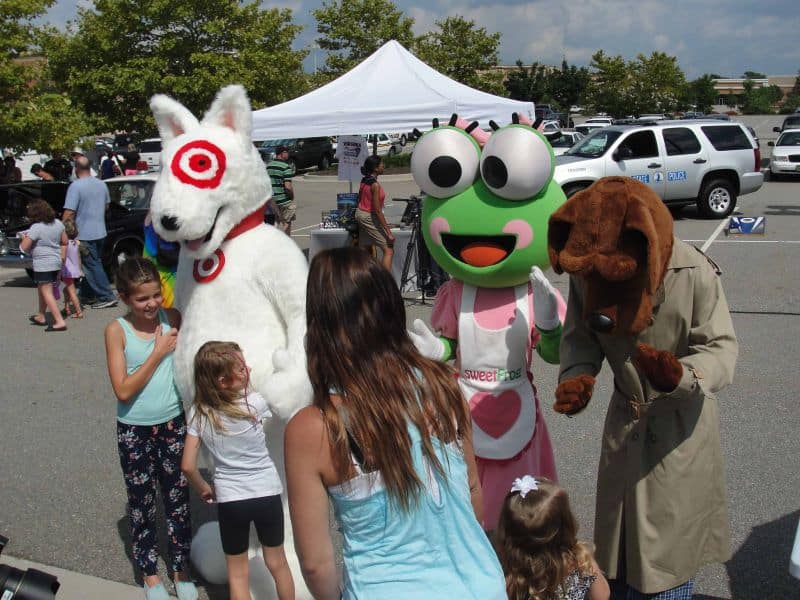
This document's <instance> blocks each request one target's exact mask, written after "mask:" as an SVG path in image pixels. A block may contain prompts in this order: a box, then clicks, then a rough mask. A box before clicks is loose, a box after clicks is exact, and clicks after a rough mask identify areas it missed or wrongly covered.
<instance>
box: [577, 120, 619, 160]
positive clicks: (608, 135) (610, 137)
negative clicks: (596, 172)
mask: <svg viewBox="0 0 800 600" xmlns="http://www.w3.org/2000/svg"><path fill="white" fill-rule="evenodd" d="M621 135H622V132H621V131H609V130H608V129H606V128H605V127H604V128H602V129H596V130H595V131H592V132H591V133H590V134H589V135H588V136H587V137H586V138H585V139H583V140H581V141H580V142H578V144H576V145H575V146H573V147H572V148H570V149H569V150H567V151H566V153H565V154H566V156H580V157H583V158H597V157H598V156H603V154H605V153H606V152H607V151H608V149H609V148H610V147H611V145H612V144H613V143H614V142H615V141H616V139H617V138H618V137H619V136H621Z"/></svg>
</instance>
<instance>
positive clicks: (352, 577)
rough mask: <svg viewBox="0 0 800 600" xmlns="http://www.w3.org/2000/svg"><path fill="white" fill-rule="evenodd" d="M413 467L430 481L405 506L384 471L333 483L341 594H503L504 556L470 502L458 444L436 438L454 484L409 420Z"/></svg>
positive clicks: (436, 599)
mask: <svg viewBox="0 0 800 600" xmlns="http://www.w3.org/2000/svg"><path fill="white" fill-rule="evenodd" d="M408 431H409V435H410V436H411V441H412V445H411V454H412V458H413V460H414V469H415V470H416V472H417V474H418V475H419V477H420V480H421V481H422V482H423V483H425V488H424V489H423V490H422V492H421V494H420V499H419V503H418V505H417V506H416V507H414V506H412V508H411V510H410V511H409V512H403V511H402V510H401V509H400V508H398V507H396V506H395V505H394V503H392V502H391V501H390V499H389V497H388V496H387V494H386V491H385V490H384V488H383V483H382V481H381V478H380V474H379V473H363V474H362V473H361V471H360V470H359V469H358V468H357V472H358V473H359V475H358V476H357V477H355V478H354V479H352V480H350V481H349V482H345V483H343V484H341V485H338V486H334V487H331V488H329V490H328V493H329V494H330V496H331V499H332V502H333V507H334V511H335V513H336V518H337V519H338V521H339V524H340V526H341V530H342V534H343V535H344V547H343V554H344V590H343V598H344V599H345V600H348V599H372V598H387V599H390V598H391V599H394V598H398V599H399V598H414V599H415V600H416V599H423V600H424V599H427V598H430V599H432V600H442V599H443V598H458V600H470V599H474V600H501V599H502V600H505V598H506V590H505V580H504V578H503V571H502V569H501V567H500V563H499V562H498V560H497V556H496V555H495V552H494V549H493V548H492V546H491V544H490V543H489V540H488V538H487V537H486V534H485V533H484V532H483V529H481V526H480V525H479V524H478V521H477V519H476V518H475V513H474V512H473V510H472V504H471V502H470V493H469V481H468V477H467V467H466V464H465V463H464V458H463V456H462V453H461V451H460V449H459V448H458V447H457V446H456V445H455V444H447V445H445V444H442V443H440V442H439V441H438V440H436V439H432V440H431V441H432V443H433V447H434V449H435V451H436V454H437V456H438V458H439V460H440V461H441V463H442V466H443V467H444V469H445V473H447V474H448V479H449V484H448V483H447V482H445V481H444V480H443V479H442V478H441V477H440V476H439V475H438V474H437V473H436V471H435V470H434V469H433V468H432V467H430V468H429V467H428V464H427V461H426V460H425V458H424V454H423V452H422V442H421V437H420V434H419V431H418V430H417V429H416V427H414V426H413V425H411V426H409V430H408Z"/></svg>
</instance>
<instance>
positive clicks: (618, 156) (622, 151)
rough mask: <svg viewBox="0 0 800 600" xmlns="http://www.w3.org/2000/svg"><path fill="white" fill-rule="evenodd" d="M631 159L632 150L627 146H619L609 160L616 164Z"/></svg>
mask: <svg viewBox="0 0 800 600" xmlns="http://www.w3.org/2000/svg"><path fill="white" fill-rule="evenodd" d="M632 157H633V150H631V149H630V148H628V147H627V146H620V147H619V148H617V149H616V150H614V153H613V154H612V155H611V159H612V160H614V161H616V162H619V161H621V160H625V159H628V158H632Z"/></svg>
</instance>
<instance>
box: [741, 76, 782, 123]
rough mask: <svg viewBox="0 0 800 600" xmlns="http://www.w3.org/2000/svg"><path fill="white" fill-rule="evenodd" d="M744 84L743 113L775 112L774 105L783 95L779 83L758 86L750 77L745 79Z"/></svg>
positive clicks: (762, 113) (761, 113) (763, 113)
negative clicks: (762, 86)
mask: <svg viewBox="0 0 800 600" xmlns="http://www.w3.org/2000/svg"><path fill="white" fill-rule="evenodd" d="M743 85H744V95H743V101H742V113H744V114H746V115H766V114H773V113H774V112H775V108H774V106H775V105H776V104H777V103H778V102H779V101H780V99H781V98H782V97H783V92H781V88H779V87H778V86H777V85H770V86H767V87H765V88H756V87H755V86H754V85H753V81H752V80H750V79H747V80H745V82H744V84H743Z"/></svg>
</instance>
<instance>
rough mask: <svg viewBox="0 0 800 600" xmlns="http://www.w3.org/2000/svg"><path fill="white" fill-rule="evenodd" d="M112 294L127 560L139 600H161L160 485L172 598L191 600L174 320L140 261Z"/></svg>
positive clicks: (111, 361)
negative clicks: (140, 589)
mask: <svg viewBox="0 0 800 600" xmlns="http://www.w3.org/2000/svg"><path fill="white" fill-rule="evenodd" d="M117 291H118V292H119V296H120V298H121V299H122V301H123V302H124V303H125V304H127V305H128V309H129V310H128V313H127V314H126V315H125V316H124V317H119V318H117V319H115V320H113V321H111V323H109V325H108V326H107V327H106V332H105V338H106V359H107V361H108V375H109V377H110V379H111V387H112V388H113V389H114V395H115V396H116V397H117V446H118V449H119V458H120V464H121V466H122V473H123V475H124V476H125V485H126V487H127V491H128V513H129V517H130V523H131V538H132V543H133V557H134V559H135V560H136V563H137V564H138V566H139V568H140V569H141V570H142V573H143V575H144V592H145V597H146V598H147V600H168V598H169V595H168V593H167V589H166V587H164V584H163V583H162V582H161V579H160V577H159V575H158V540H157V538H156V522H155V517H156V505H155V502H156V487H157V485H160V487H161V498H162V500H163V502H164V513H165V515H166V518H167V532H168V536H167V548H168V552H169V559H170V564H169V568H170V571H171V572H172V575H173V578H174V581H175V592H176V594H177V595H178V598H179V600H196V598H197V589H196V588H195V586H194V584H193V583H191V582H190V581H189V577H188V576H189V572H188V569H189V548H190V545H191V538H192V523H191V517H190V514H189V484H188V483H187V481H186V478H185V477H184V476H183V473H181V470H180V462H181V455H182V454H183V440H184V436H185V435H186V418H185V416H184V414H183V406H182V405H181V401H180V398H179V397H178V392H177V389H176V388H175V381H174V371H173V364H172V352H173V351H174V350H175V343H176V340H177V338H178V328H179V327H180V324H181V315H180V313H179V312H178V311H177V310H175V309H174V308H170V309H163V308H162V307H161V301H162V300H161V281H160V279H159V276H158V271H157V270H156V268H155V267H154V266H153V263H151V262H150V261H149V260H147V259H146V258H138V257H137V258H129V259H128V260H126V261H125V262H124V263H122V265H120V268H119V270H118V272H117Z"/></svg>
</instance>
